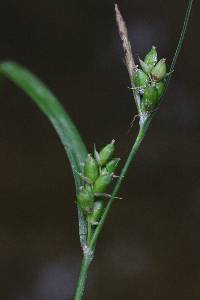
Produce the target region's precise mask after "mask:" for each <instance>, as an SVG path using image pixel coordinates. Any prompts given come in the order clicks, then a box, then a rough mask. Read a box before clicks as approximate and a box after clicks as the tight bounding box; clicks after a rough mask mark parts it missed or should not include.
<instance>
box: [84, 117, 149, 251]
mask: <svg viewBox="0 0 200 300" xmlns="http://www.w3.org/2000/svg"><path fill="white" fill-rule="evenodd" d="M151 119H152V116H150V117H148V118H147V119H146V121H145V122H144V123H143V125H142V126H141V128H140V130H139V133H138V136H137V138H136V141H135V143H134V145H133V147H132V149H131V152H130V153H129V156H128V158H127V161H126V163H125V165H124V167H123V169H122V171H121V174H120V177H119V178H118V181H117V183H116V185H115V188H114V190H113V193H112V196H111V198H110V200H109V202H108V204H107V206H106V208H105V211H104V214H103V216H102V218H101V221H100V222H99V225H98V226H97V228H96V230H95V232H94V234H93V236H92V239H91V241H90V244H89V247H90V248H91V249H94V248H95V246H96V242H97V239H98V237H99V235H100V233H101V230H102V228H103V225H104V223H105V221H106V219H107V217H108V214H109V212H110V209H111V206H112V204H113V202H114V200H115V199H116V198H115V196H116V195H117V193H118V191H119V189H120V186H121V184H122V181H123V179H124V177H125V175H126V173H127V171H128V169H129V167H130V164H131V162H132V161H133V159H134V157H135V154H136V153H137V151H138V149H139V147H140V144H141V142H142V141H143V139H144V137H145V135H146V133H147V130H148V128H149V125H150V122H151Z"/></svg>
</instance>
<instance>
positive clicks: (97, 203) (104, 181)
mask: <svg viewBox="0 0 200 300" xmlns="http://www.w3.org/2000/svg"><path fill="white" fill-rule="evenodd" d="M114 151H115V141H114V140H113V141H112V142H111V143H110V144H108V145H106V146H105V147H104V148H103V149H102V150H101V151H100V152H99V153H98V152H97V151H96V149H95V153H94V156H92V155H91V154H88V156H87V158H86V161H85V163H84V168H83V176H82V177H83V179H84V181H85V184H84V186H83V187H82V188H81V189H80V191H79V193H78V195H77V200H78V204H79V206H80V208H81V209H82V210H83V212H84V214H85V215H86V217H87V219H88V220H89V221H90V223H91V224H92V225H97V224H98V222H99V220H100V218H101V216H102V214H103V211H104V196H105V193H106V192H107V190H108V188H109V186H110V185H111V183H112V180H113V176H114V172H115V170H116V169H117V167H118V164H119V161H120V159H119V158H112V157H113V154H114Z"/></svg>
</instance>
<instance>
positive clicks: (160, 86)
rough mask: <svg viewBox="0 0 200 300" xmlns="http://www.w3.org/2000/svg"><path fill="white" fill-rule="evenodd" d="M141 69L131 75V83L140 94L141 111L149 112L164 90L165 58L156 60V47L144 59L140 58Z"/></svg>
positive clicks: (156, 104) (154, 107)
mask: <svg viewBox="0 0 200 300" xmlns="http://www.w3.org/2000/svg"><path fill="white" fill-rule="evenodd" d="M140 66H141V69H139V68H138V69H137V71H136V72H135V74H134V76H133V84H134V86H135V88H136V90H137V91H138V93H139V94H140V95H141V101H140V109H141V112H142V113H151V112H152V111H153V110H154V109H156V107H157V106H158V104H159V101H160V98H161V96H162V94H163V92H164V90H165V78H166V76H167V66H166V63H165V59H164V58H162V59H161V60H159V61H158V55H157V51H156V48H155V47H154V46H153V47H152V49H151V50H150V51H149V52H148V53H147V55H146V56H145V58H144V61H143V60H141V59H140Z"/></svg>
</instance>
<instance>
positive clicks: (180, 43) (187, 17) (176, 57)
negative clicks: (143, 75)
mask: <svg viewBox="0 0 200 300" xmlns="http://www.w3.org/2000/svg"><path fill="white" fill-rule="evenodd" d="M193 1H194V0H188V6H187V10H186V13H185V18H184V22H183V26H182V29H181V34H180V37H179V41H178V45H177V48H176V51H175V54H174V57H173V60H172V63H171V66H170V72H172V71H173V70H174V68H175V65H176V62H177V59H178V56H179V54H180V51H181V49H182V46H183V42H184V39H185V35H186V32H187V27H188V23H189V19H190V14H191V10H192V5H193ZM171 76H172V75H169V77H168V80H167V86H168V85H169V82H170V79H171Z"/></svg>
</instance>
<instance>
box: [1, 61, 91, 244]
mask: <svg viewBox="0 0 200 300" xmlns="http://www.w3.org/2000/svg"><path fill="white" fill-rule="evenodd" d="M0 75H2V76H4V77H6V78H8V79H9V80H11V81H12V82H13V83H15V84H16V85H17V86H18V87H19V88H20V89H22V90H23V91H24V92H25V93H26V94H27V95H29V96H30V97H31V99H32V100H33V101H34V102H35V103H36V104H37V106H38V107H39V108H40V110H41V111H42V112H43V113H44V114H45V115H46V116H47V118H48V119H49V121H50V122H51V124H52V125H53V127H54V129H55V130H56V132H57V134H58V136H59V138H60V140H61V142H62V144H63V146H64V148H65V151H66V153H67V155H68V158H69V161H70V164H71V168H72V171H73V175H74V179H75V184H76V189H78V188H79V187H80V186H81V184H82V180H81V178H80V176H79V175H78V173H79V172H82V165H83V162H84V161H85V159H86V156H87V150H86V147H85V145H84V143H83V140H82V139H81V136H80V134H79V132H78V130H77V129H76V127H75V125H74V123H73V122H72V120H71V118H70V117H69V115H68V114H67V113H66V112H65V110H64V108H63V107H62V105H61V104H60V102H59V101H58V99H57V98H56V97H55V96H54V95H53V93H52V92H51V91H50V90H49V89H48V88H47V87H46V86H45V85H44V83H43V82H41V81H40V80H39V79H38V78H37V77H36V76H35V75H33V74H32V73H31V72H30V71H28V70H27V69H25V68H24V67H22V66H20V65H19V64H16V63H14V62H9V61H8V62H2V63H0ZM79 234H80V239H81V241H82V244H84V236H85V234H86V227H85V222H84V216H83V214H82V212H81V211H80V209H79Z"/></svg>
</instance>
